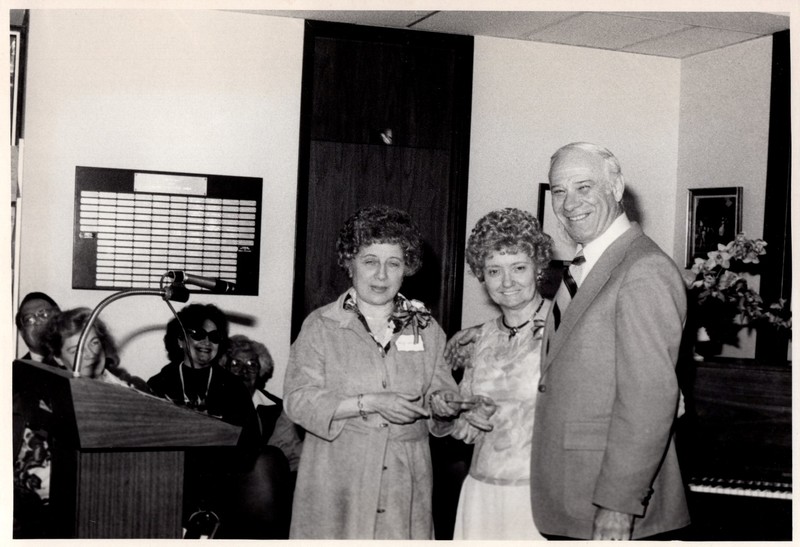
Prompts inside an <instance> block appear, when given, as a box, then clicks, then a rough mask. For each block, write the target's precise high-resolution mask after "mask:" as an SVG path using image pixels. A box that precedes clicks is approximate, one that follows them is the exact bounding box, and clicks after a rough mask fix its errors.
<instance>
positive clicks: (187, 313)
mask: <svg viewBox="0 0 800 547" xmlns="http://www.w3.org/2000/svg"><path fill="white" fill-rule="evenodd" d="M178 318H180V322H178V319H177V318H172V319H171V320H170V322H169V323H167V332H166V334H164V347H165V348H166V349H167V356H168V357H169V361H170V363H176V362H181V361H183V359H184V353H183V348H181V346H180V344H179V343H178V342H179V341H180V340H183V329H182V328H181V323H183V328H185V329H187V330H188V329H201V328H203V323H205V322H206V319H209V320H210V321H211V322H212V323H214V325H216V326H217V330H218V331H219V333H220V335H221V340H220V343H219V348H218V350H217V355H216V356H215V360H219V358H220V356H222V355H223V354H224V353H225V351H226V349H227V348H228V317H227V316H226V315H225V312H223V311H222V310H221V309H219V308H218V307H216V306H215V305H214V304H189V305H188V306H184V307H183V308H182V309H181V311H179V312H178Z"/></svg>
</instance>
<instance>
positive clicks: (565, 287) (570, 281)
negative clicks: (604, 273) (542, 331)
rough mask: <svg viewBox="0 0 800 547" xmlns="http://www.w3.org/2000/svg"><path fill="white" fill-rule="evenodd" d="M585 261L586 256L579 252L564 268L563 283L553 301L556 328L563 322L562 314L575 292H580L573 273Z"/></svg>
mask: <svg viewBox="0 0 800 547" xmlns="http://www.w3.org/2000/svg"><path fill="white" fill-rule="evenodd" d="M584 262H586V257H584V256H583V255H582V254H580V253H579V254H578V255H577V256H576V257H575V258H573V259H572V263H571V264H570V265H569V268H566V269H565V270H564V277H563V278H562V279H561V285H559V287H558V292H556V297H555V302H554V303H553V321H554V322H555V328H556V330H558V326H559V325H560V324H561V314H562V313H564V312H565V311H566V309H567V306H569V303H570V302H572V299H573V298H575V293H576V292H578V283H577V282H576V281H575V277H573V275H574V274H575V273H577V272H578V271H579V269H580V267H581V265H583V263H584Z"/></svg>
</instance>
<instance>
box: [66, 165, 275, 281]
mask: <svg viewBox="0 0 800 547" xmlns="http://www.w3.org/2000/svg"><path fill="white" fill-rule="evenodd" d="M262 184H263V181H262V179H260V178H252V177H228V176H219V175H196V174H186V173H166V172H156V171H135V170H130V169H109V168H101V167H81V166H78V167H76V168H75V226H74V236H73V251H72V288H73V289H103V290H122V289H130V288H148V289H158V288H160V282H161V278H162V276H163V275H164V273H165V272H167V271H175V270H180V271H183V272H185V273H187V274H190V275H195V276H203V277H209V278H216V279H221V280H224V281H228V282H231V283H235V284H236V289H235V291H234V292H235V294H245V295H257V294H258V266H259V255H260V233H261V188H262Z"/></svg>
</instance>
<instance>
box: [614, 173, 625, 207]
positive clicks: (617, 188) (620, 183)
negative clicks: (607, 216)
mask: <svg viewBox="0 0 800 547" xmlns="http://www.w3.org/2000/svg"><path fill="white" fill-rule="evenodd" d="M611 192H612V193H613V194H614V199H615V200H616V201H617V203H620V202H621V201H622V194H624V193H625V179H623V178H622V175H618V176H616V177H614V180H612V181H611Z"/></svg>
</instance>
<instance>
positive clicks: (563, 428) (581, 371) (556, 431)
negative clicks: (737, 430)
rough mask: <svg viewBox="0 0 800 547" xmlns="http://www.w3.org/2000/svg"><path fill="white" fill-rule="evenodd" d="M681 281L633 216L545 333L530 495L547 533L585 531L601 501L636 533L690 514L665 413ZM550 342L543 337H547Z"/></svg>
mask: <svg viewBox="0 0 800 547" xmlns="http://www.w3.org/2000/svg"><path fill="white" fill-rule="evenodd" d="M685 317H686V289H685V287H684V284H683V280H682V278H681V275H680V272H679V271H678V269H677V267H676V265H675V263H674V262H673V261H672V259H671V258H670V257H669V256H667V255H666V254H665V253H664V252H663V251H661V249H660V248H659V247H658V246H657V245H656V244H655V243H654V242H653V241H652V240H651V239H650V238H649V237H647V236H646V235H644V233H643V232H642V229H641V227H640V226H639V225H638V224H636V223H633V225H632V226H631V228H630V229H628V230H627V231H626V232H625V233H623V234H622V235H621V236H620V237H619V238H618V239H617V240H616V241H615V242H614V243H612V244H611V246H609V248H608V249H606V251H605V252H604V253H603V255H602V256H601V257H600V259H599V260H598V261H597V263H596V264H595V266H594V267H593V268H592V270H591V271H590V272H589V274H588V275H587V276H586V278H585V279H584V281H583V283H582V284H581V286H580V289H579V290H578V292H577V294H576V295H575V298H574V299H573V301H572V303H571V304H570V305H569V307H568V308H567V309H566V311H565V312H564V313H563V314H562V318H561V325H560V326H559V329H558V331H557V332H556V331H555V330H554V325H553V320H552V312H551V314H550V316H549V317H548V320H547V325H546V326H545V334H544V341H543V344H542V360H541V362H542V373H541V380H540V384H539V393H538V396H537V403H536V417H535V422H534V430H533V446H532V457H531V505H532V509H533V517H534V521H535V522H536V526H537V528H538V529H539V531H540V532H542V533H545V534H553V535H561V536H569V537H574V538H587V539H588V538H591V534H592V524H593V520H594V514H595V510H596V508H597V507H598V506H600V507H605V508H607V509H612V510H615V511H620V512H624V513H629V514H634V515H636V517H637V518H635V519H634V530H633V537H634V538H640V537H647V536H651V535H653V534H657V533H661V532H665V531H669V530H674V529H677V528H681V527H683V526H686V525H687V524H688V523H689V514H688V510H687V507H686V499H685V495H684V490H683V482H682V480H681V474H680V469H679V467H678V460H677V456H676V453H675V444H674V439H673V437H672V435H671V431H672V425H673V422H674V419H675V414H676V410H677V404H678V382H677V378H676V375H675V365H676V363H677V359H678V346H679V345H680V341H681V333H682V329H683V323H684V319H685ZM548 346H549V348H548Z"/></svg>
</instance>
